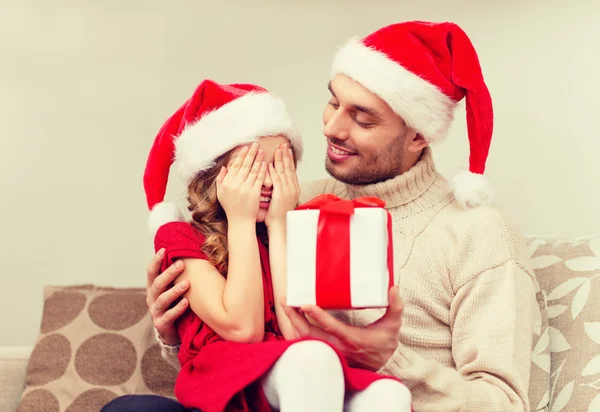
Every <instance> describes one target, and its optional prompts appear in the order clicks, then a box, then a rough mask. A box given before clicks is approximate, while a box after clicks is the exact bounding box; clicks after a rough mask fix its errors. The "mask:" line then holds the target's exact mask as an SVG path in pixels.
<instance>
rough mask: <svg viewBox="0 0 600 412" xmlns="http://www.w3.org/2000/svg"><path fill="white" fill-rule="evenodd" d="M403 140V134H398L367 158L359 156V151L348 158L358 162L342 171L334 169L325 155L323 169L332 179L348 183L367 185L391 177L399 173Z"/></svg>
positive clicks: (402, 155) (402, 154)
mask: <svg viewBox="0 0 600 412" xmlns="http://www.w3.org/2000/svg"><path fill="white" fill-rule="evenodd" d="M403 142H404V136H398V137H397V138H396V139H394V140H393V141H392V142H391V143H390V144H389V145H388V146H387V147H385V148H383V150H381V151H380V152H379V153H377V154H375V155H373V156H372V157H371V158H369V159H364V158H363V157H361V155H360V152H359V154H358V155H356V156H357V157H356V158H355V159H349V161H355V162H357V163H358V164H357V165H356V166H354V167H353V168H352V169H350V170H347V171H344V172H343V173H340V172H339V171H338V170H336V164H335V163H333V162H332V161H331V160H330V159H329V157H325V170H327V173H329V175H330V176H331V177H333V178H334V179H336V180H338V181H340V182H342V183H346V184H349V185H369V184H374V183H379V182H383V181H386V180H389V179H393V178H394V177H396V176H398V175H400V174H401V170H402V166H401V165H402V163H403V157H404V153H403V151H402V146H403ZM342 147H343V146H342Z"/></svg>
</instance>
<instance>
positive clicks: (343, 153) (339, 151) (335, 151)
mask: <svg viewBox="0 0 600 412" xmlns="http://www.w3.org/2000/svg"><path fill="white" fill-rule="evenodd" d="M331 151H332V152H333V153H335V154H339V155H350V154H352V153H351V152H346V151H344V150H340V149H338V148H337V147H334V146H331Z"/></svg>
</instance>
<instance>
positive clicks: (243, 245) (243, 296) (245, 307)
mask: <svg viewBox="0 0 600 412" xmlns="http://www.w3.org/2000/svg"><path fill="white" fill-rule="evenodd" d="M227 235H228V246H229V263H228V265H229V270H228V272H227V279H225V278H224V277H223V276H222V275H221V273H219V271H218V270H217V269H216V268H215V267H214V266H213V265H212V264H211V263H210V262H209V261H207V260H203V259H183V261H184V267H185V269H184V270H183V273H182V274H181V275H180V276H179V277H178V278H177V281H176V282H177V283H178V282H181V281H182V280H187V281H188V282H189V285H190V286H189V289H188V291H187V292H186V294H185V297H187V298H188V300H189V302H190V307H191V309H192V310H193V311H194V313H195V314H196V315H197V316H198V317H199V318H200V319H202V321H204V322H206V324H207V325H208V326H210V328H211V329H213V330H214V331H215V332H216V333H217V334H218V335H219V336H221V337H222V338H223V339H225V340H227V341H232V342H243V343H253V342H261V341H262V340H263V337H264V296H263V280H262V269H261V265H260V257H259V252H258V243H257V239H256V229H255V224H254V222H251V221H248V222H247V223H245V222H244V223H242V222H240V223H237V224H235V225H230V227H229V230H228V234H227Z"/></svg>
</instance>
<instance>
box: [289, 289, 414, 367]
mask: <svg viewBox="0 0 600 412" xmlns="http://www.w3.org/2000/svg"><path fill="white" fill-rule="evenodd" d="M284 308H285V313H286V314H287V316H288V317H289V319H290V322H291V323H292V325H293V327H294V329H295V330H296V333H297V335H298V337H301V338H302V337H313V338H317V339H322V340H326V341H328V342H330V343H332V344H333V345H334V346H335V347H337V348H338V349H339V350H340V351H341V352H342V354H344V356H345V357H346V360H347V361H348V363H349V364H350V365H351V366H355V367H361V368H364V369H369V370H373V371H377V370H379V369H380V368H381V367H382V366H384V365H385V364H386V362H387V361H388V360H389V359H390V358H391V357H392V355H393V354H394V351H395V350H396V348H397V347H398V335H399V332H400V326H401V323H402V312H403V310H404V303H403V302H402V299H401V298H400V295H399V293H398V287H397V286H394V287H392V288H391V289H390V292H389V306H388V308H387V310H386V312H385V314H384V315H383V316H382V317H381V318H380V319H379V320H377V321H375V322H374V323H372V324H370V325H368V326H366V327H363V328H361V327H357V326H351V325H347V324H345V323H343V322H340V321H339V320H337V319H335V318H334V317H333V316H331V315H330V314H329V313H327V312H325V311H324V310H323V309H321V308H319V307H317V306H314V305H308V306H303V307H302V308H300V309H296V308H291V307H289V306H287V305H285V304H284ZM304 315H308V316H309V317H310V318H311V320H312V323H311V322H309V321H308V320H307V319H306V317H305V316H304Z"/></svg>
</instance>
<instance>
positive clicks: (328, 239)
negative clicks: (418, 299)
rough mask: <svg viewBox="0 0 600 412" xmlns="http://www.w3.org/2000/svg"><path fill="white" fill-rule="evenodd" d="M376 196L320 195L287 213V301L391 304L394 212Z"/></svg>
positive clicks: (321, 304)
mask: <svg viewBox="0 0 600 412" xmlns="http://www.w3.org/2000/svg"><path fill="white" fill-rule="evenodd" d="M384 206H385V202H384V201H383V200H381V199H379V198H375V197H361V198H357V199H353V200H344V199H340V198H339V197H337V196H334V195H321V196H317V197H316V198H314V199H312V200H310V201H308V202H306V203H304V204H303V205H300V206H298V207H297V208H296V209H294V210H292V211H289V212H288V213H287V291H286V297H287V304H288V305H289V306H293V307H299V306H302V305H307V304H313V305H317V306H319V307H321V308H323V309H342V310H343V309H358V308H381V307H386V306H388V292H389V289H390V288H391V287H392V285H393V281H394V273H393V244H392V218H391V216H390V214H389V213H388V212H387V211H386V210H385V209H384Z"/></svg>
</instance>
